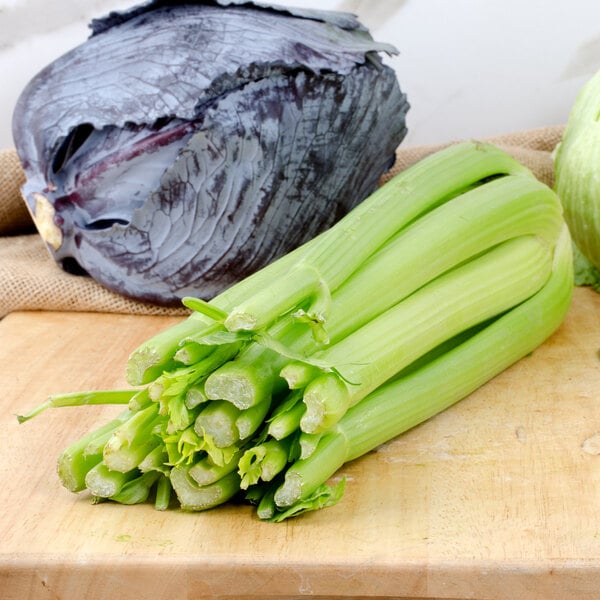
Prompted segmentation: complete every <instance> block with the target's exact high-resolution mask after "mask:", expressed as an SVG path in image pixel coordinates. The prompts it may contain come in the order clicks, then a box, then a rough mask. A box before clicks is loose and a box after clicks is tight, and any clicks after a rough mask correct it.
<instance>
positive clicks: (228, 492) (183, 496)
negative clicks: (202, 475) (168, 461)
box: [171, 466, 240, 511]
mask: <svg viewBox="0 0 600 600" xmlns="http://www.w3.org/2000/svg"><path fill="white" fill-rule="evenodd" d="M171 485H172V486H173V490H174V491H175V494H176V495H177V499H178V500H179V503H180V505H181V508H182V509H183V510H189V511H201V510H207V509H209V508H213V507H215V506H219V505H220V504H224V503H225V502H227V501H228V500H231V498H233V496H235V495H236V494H237V493H238V492H239V491H240V477H239V475H238V474H237V472H236V471H233V472H231V473H229V474H228V475H225V477H223V478H221V479H219V480H218V481H216V482H215V483H212V484H211V485H206V486H199V485H198V484H197V483H196V482H195V481H194V480H193V479H192V477H191V476H190V474H189V468H188V467H183V466H178V467H173V469H172V470H171Z"/></svg>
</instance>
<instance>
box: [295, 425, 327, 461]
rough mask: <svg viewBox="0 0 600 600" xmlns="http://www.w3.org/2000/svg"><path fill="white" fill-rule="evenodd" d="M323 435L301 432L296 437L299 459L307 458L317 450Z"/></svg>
mask: <svg viewBox="0 0 600 600" xmlns="http://www.w3.org/2000/svg"><path fill="white" fill-rule="evenodd" d="M323 435H324V434H323V433H305V432H304V431H302V432H301V433H300V436H299V437H298V443H299V445H300V458H301V459H302V458H308V457H309V456H311V455H312V454H313V452H314V451H315V450H316V449H317V447H318V445H319V442H320V441H321V438H322V437H323Z"/></svg>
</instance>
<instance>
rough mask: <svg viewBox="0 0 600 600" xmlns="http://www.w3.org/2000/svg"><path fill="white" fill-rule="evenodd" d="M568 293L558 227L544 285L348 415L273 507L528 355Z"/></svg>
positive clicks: (300, 466)
mask: <svg viewBox="0 0 600 600" xmlns="http://www.w3.org/2000/svg"><path fill="white" fill-rule="evenodd" d="M572 290H573V265H572V253H571V240H570V236H569V234H568V230H567V228H566V227H565V228H564V229H563V232H562V234H561V236H560V238H559V240H558V243H557V246H556V251H555V254H554V259H553V265H552V273H551V275H550V277H549V279H548V281H547V283H546V284H545V285H544V286H543V287H542V288H541V289H540V290H539V291H538V292H537V293H536V294H534V295H533V296H531V297H530V298H529V299H527V300H525V301H524V302H522V303H520V304H518V305H517V306H515V307H514V308H512V309H511V310H509V311H508V312H506V313H504V314H502V315H501V316H499V317H497V318H496V319H494V320H493V321H492V322H491V323H490V324H489V325H487V326H486V327H484V328H483V329H481V330H479V331H478V332H476V333H475V334H474V335H472V336H471V337H470V338H468V339H467V340H466V341H462V342H461V343H459V344H458V345H457V346H456V347H454V348H453V349H451V350H448V351H446V352H444V353H443V354H441V355H439V356H437V357H435V358H434V359H433V360H432V361H431V362H429V363H426V364H424V365H423V366H421V367H420V368H418V369H416V370H412V371H410V372H409V373H408V374H407V375H405V376H403V377H399V378H398V379H395V380H391V381H390V382H388V383H386V384H384V385H382V386H380V387H379V388H377V389H376V390H374V391H373V392H371V393H370V394H369V395H368V396H367V397H365V398H364V399H363V400H362V401H360V402H359V403H358V404H356V405H355V406H354V407H352V408H351V409H349V410H348V412H347V413H346V414H345V415H344V417H343V418H342V419H341V420H340V422H339V423H338V424H337V426H336V428H335V430H334V431H331V432H329V433H327V434H326V435H325V436H324V437H323V439H322V440H321V442H320V443H319V445H318V447H317V449H316V450H315V451H314V452H313V454H312V455H311V456H310V457H309V458H307V459H304V460H298V461H297V462H295V463H294V464H293V465H292V466H290V467H289V468H288V470H287V471H286V474H285V480H284V483H283V484H282V485H281V486H280V487H279V488H278V490H277V491H276V492H275V495H274V498H275V503H276V504H277V506H279V507H280V508H286V507H290V506H293V505H294V504H295V503H298V502H302V501H303V500H304V499H305V498H307V497H309V496H310V495H311V494H312V493H313V492H314V491H315V490H316V489H317V488H319V486H321V485H322V484H323V483H324V482H325V481H327V479H328V478H329V477H331V476H332V475H333V474H334V473H335V472H336V471H337V470H338V469H339V468H340V467H341V466H342V465H343V464H344V463H346V462H348V461H350V460H354V459H356V458H358V457H360V456H363V455H364V454H366V453H367V452H369V451H370V450H373V449H374V448H376V447H378V446H380V445H381V444H383V443H385V442H387V441H389V440H391V439H393V438H394V437H396V436H398V435H400V434H401V433H403V432H405V431H407V430H409V429H411V428H412V427H415V426H416V425H418V424H420V423H422V422H424V421H426V420H427V419H429V418H430V417H432V416H434V415H436V414H438V413H439V412H441V411H443V410H445V409H446V408H448V407H450V406H451V405H452V404H454V403H456V402H458V401H459V400H461V399H463V398H465V397H466V396H468V395H469V394H470V393H472V392H473V391H475V390H476V389H478V388H479V387H480V386H482V385H483V384H485V383H486V382H488V381H489V380H491V379H492V378H493V377H495V376H496V375H497V374H499V373H501V372H502V371H504V370H505V369H507V368H508V367H509V366H511V365H512V364H514V363H515V362H517V361H518V360H520V359H521V358H523V357H525V356H527V355H528V354H530V353H531V352H533V351H534V350H535V349H536V348H537V347H538V346H540V345H541V344H542V343H543V342H544V341H545V340H546V339H548V338H549V337H550V336H551V335H552V334H553V333H554V332H555V331H556V329H557V328H558V327H559V326H560V324H561V323H562V322H563V319H564V317H565V315H566V313H567V310H568V308H569V306H570V302H571V296H572Z"/></svg>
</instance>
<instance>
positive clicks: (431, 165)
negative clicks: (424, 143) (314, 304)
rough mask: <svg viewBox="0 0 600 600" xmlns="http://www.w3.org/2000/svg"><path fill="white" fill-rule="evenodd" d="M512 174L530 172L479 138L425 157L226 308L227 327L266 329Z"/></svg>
mask: <svg viewBox="0 0 600 600" xmlns="http://www.w3.org/2000/svg"><path fill="white" fill-rule="evenodd" d="M432 173H435V174H436V176H435V177H432ZM510 173H512V174H526V175H527V176H529V177H530V176H531V173H530V172H529V171H528V170H527V169H526V168H525V167H523V166H522V165H521V164H519V163H518V162H517V161H516V160H514V159H513V158H511V157H510V156H509V155H508V154H506V153H505V152H502V151H500V150H499V149H497V148H496V147H494V146H492V145H490V144H482V143H480V142H464V143H461V144H455V145H453V146H449V147H447V148H445V149H444V150H441V151H440V152H436V153H434V154H432V155H430V156H428V157H426V158H425V159H423V160H421V161H420V162H419V163H417V164H415V165H413V166H412V167H410V168H409V169H406V170H405V171H403V172H402V173H400V174H399V175H396V176H395V177H394V178H393V179H391V180H390V181H389V182H387V183H386V185H384V186H381V187H380V188H379V189H378V190H377V191H375V192H374V193H373V194H371V196H369V197H368V198H367V199H366V200H364V201H363V202H362V203H361V204H359V205H358V206H357V207H356V208H354V209H353V210H352V211H351V212H350V213H349V214H348V215H346V216H345V217H343V218H342V219H341V220H340V221H338V222H337V223H336V224H335V225H333V226H332V227H331V228H330V229H329V230H328V231H326V232H325V233H324V234H322V235H321V236H320V237H319V238H318V239H319V241H318V243H315V244H313V245H311V247H310V248H308V249H307V250H306V251H305V252H303V253H302V255H301V256H300V260H299V261H298V263H297V265H295V266H294V268H293V269H291V270H289V271H288V272H286V273H285V275H284V276H282V277H279V278H277V279H275V280H271V282H270V283H269V284H268V285H267V286H265V287H263V288H262V289H259V290H258V291H257V292H256V293H255V294H253V295H251V296H249V297H247V298H246V299H245V300H244V301H243V302H240V303H239V304H237V305H236V306H235V307H234V308H233V309H228V308H225V307H223V308H225V310H228V311H229V315H228V317H227V319H225V326H226V327H227V328H228V329H229V330H231V331H237V330H239V329H250V330H256V329H261V328H264V327H266V326H268V325H269V323H271V322H272V321H273V320H275V319H277V318H278V317H279V316H280V315H282V314H284V313H286V312H287V311H289V310H292V309H293V308H294V307H295V306H296V305H297V303H298V301H299V299H302V298H305V297H309V296H310V295H311V293H312V294H317V293H318V290H319V288H320V287H321V286H323V285H324V286H325V287H326V288H327V289H328V290H329V291H330V292H333V291H334V290H335V289H336V288H337V287H338V286H339V285H341V284H342V283H343V281H344V280H346V279H347V278H348V277H349V276H350V275H351V274H352V273H353V272H354V271H355V270H356V269H357V267H359V266H360V265H361V264H363V263H364V262H365V261H366V260H367V259H368V258H369V257H370V256H371V255H372V254H374V253H375V252H376V251H377V250H378V249H380V248H381V247H382V246H383V245H384V244H385V243H386V242H388V241H389V240H390V239H391V238H392V237H393V236H394V235H395V234H396V233H397V232H398V231H400V230H401V229H402V228H404V227H405V226H406V225H407V224H408V223H410V222H411V221H413V220H414V219H416V218H417V217H419V216H421V215H423V214H425V213H426V212H428V211H429V210H431V209H432V208H433V207H435V206H438V205H439V204H441V203H443V202H444V201H445V200H447V199H448V198H450V197H454V196H456V195H458V194H459V193H461V192H463V191H464V190H466V189H468V188H469V187H471V186H473V185H474V184H477V183H479V182H481V181H482V180H484V179H486V178H489V177H491V176H494V175H498V174H510ZM296 278H298V280H299V282H300V283H299V285H298V286H296V285H294V283H293V282H294V281H295V279H296ZM311 286H312V287H311ZM300 290H301V292H300Z"/></svg>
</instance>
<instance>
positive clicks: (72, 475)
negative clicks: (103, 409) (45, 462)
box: [57, 410, 131, 492]
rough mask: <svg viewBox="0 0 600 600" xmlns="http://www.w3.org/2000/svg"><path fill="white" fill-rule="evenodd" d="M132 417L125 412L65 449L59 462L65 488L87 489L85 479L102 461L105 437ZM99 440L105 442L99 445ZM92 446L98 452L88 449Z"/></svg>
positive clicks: (61, 479)
mask: <svg viewBox="0 0 600 600" xmlns="http://www.w3.org/2000/svg"><path fill="white" fill-rule="evenodd" d="M130 417H131V412H129V411H128V410H127V411H124V412H123V413H121V414H120V415H119V416H118V417H117V418H116V419H112V420H111V421H109V422H108V423H106V424H105V425H102V426H101V427H99V428H97V429H95V430H94V431H91V432H90V433H88V434H86V435H84V436H83V437H81V438H80V439H78V440H77V441H75V442H73V443H72V444H70V445H69V446H68V447H67V448H65V450H64V451H63V452H62V453H61V454H60V456H59V457H58V461H57V472H58V477H59V479H60V481H61V483H62V485H63V486H64V487H65V488H67V489H68V490H69V491H71V492H81V491H82V490H84V489H85V477H86V475H87V474H88V471H89V470H90V469H91V468H92V467H94V466H96V465H97V464H98V463H99V462H100V461H101V460H102V450H103V449H104V444H105V443H106V440H105V436H106V435H107V434H112V433H113V432H114V431H115V430H116V429H117V428H118V427H119V426H121V425H122V424H123V423H125V422H126V421H127V420H128V419H129V418H130ZM98 440H103V441H102V443H101V444H97V441H98ZM92 446H96V448H97V451H95V452H89V451H88V448H91V447H92Z"/></svg>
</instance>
